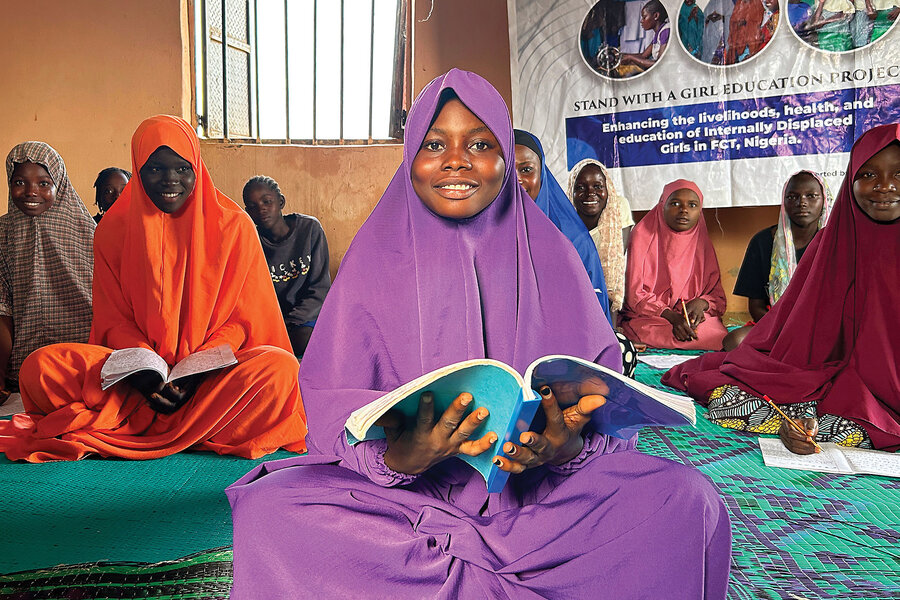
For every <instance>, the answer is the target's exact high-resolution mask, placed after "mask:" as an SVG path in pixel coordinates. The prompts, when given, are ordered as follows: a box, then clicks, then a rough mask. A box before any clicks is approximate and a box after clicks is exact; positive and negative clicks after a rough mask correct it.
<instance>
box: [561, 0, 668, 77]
mask: <svg viewBox="0 0 900 600" xmlns="http://www.w3.org/2000/svg"><path fill="white" fill-rule="evenodd" d="M669 32H670V26H669V13H668V12H667V11H666V9H665V7H664V6H663V5H662V2H660V0H624V1H623V0H600V2H597V3H596V4H594V5H593V6H592V7H591V9H590V10H589V11H588V13H587V15H586V16H585V17H584V20H583V21H582V22H581V33H580V35H579V37H578V47H579V50H580V54H581V58H582V59H584V62H585V63H586V64H587V66H589V67H590V68H591V70H593V71H594V72H595V73H597V74H598V75H601V76H602V77H606V78H609V79H628V78H631V77H637V76H638V75H642V74H644V73H646V72H647V71H649V70H651V69H652V68H653V67H655V66H656V64H657V63H658V62H659V61H660V60H661V59H662V56H663V54H664V53H665V51H666V47H667V45H668V43H669Z"/></svg>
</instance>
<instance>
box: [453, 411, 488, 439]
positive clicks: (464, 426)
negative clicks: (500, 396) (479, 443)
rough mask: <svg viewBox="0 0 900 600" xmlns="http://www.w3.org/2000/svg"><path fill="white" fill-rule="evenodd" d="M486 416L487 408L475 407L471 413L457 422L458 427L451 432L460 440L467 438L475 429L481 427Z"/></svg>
mask: <svg viewBox="0 0 900 600" xmlns="http://www.w3.org/2000/svg"><path fill="white" fill-rule="evenodd" d="M487 417H488V409H486V408H485V407H483V406H481V407H479V408H476V409H475V410H474V411H473V412H472V414H470V415H469V416H468V417H466V418H465V419H463V422H462V423H460V424H459V427H457V428H456V431H454V432H453V434H454V435H455V436H457V438H459V439H461V440H463V441H464V440H467V439H469V437H470V436H471V435H472V434H473V433H475V430H476V429H478V428H479V427H481V424H482V423H484V420H485V419H487Z"/></svg>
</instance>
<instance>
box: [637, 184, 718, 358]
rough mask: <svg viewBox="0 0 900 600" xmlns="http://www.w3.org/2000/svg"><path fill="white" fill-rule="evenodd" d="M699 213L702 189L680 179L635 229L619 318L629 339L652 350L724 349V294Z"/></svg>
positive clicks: (714, 252)
mask: <svg viewBox="0 0 900 600" xmlns="http://www.w3.org/2000/svg"><path fill="white" fill-rule="evenodd" d="M702 208H703V194H702V192H700V188H698V187H697V185H696V184H695V183H694V182H692V181H687V180H685V179H678V180H676V181H673V182H672V183H669V184H668V185H666V187H664V188H663V192H662V196H661V197H660V199H659V204H657V205H656V206H655V207H653V209H652V210H651V211H650V212H649V213H647V215H646V216H645V217H644V218H643V219H641V222H640V223H638V224H637V225H635V227H634V230H633V231H632V234H631V241H630V243H629V250H628V267H627V270H626V275H625V304H624V305H623V307H622V312H621V313H620V315H619V318H620V321H619V323H620V325H621V326H622V329H623V332H624V333H625V335H626V336H627V337H628V338H629V339H632V340H637V341H640V342H641V343H644V344H647V345H648V346H651V347H654V348H681V349H686V350H719V349H721V348H722V339H723V338H724V337H725V334H727V333H728V332H727V331H726V329H725V326H724V325H722V319H721V316H722V314H723V313H724V312H725V291H724V290H723V289H722V279H721V277H720V275H719V263H718V261H717V260H716V251H715V250H714V249H713V246H712V242H710V240H709V234H708V233H707V231H706V221H705V220H704V219H703V211H702Z"/></svg>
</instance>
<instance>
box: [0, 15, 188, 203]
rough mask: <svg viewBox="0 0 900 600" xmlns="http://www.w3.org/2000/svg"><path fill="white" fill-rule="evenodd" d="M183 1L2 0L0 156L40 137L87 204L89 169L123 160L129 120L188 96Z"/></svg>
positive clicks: (127, 156)
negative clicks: (56, 155) (59, 157)
mask: <svg viewBox="0 0 900 600" xmlns="http://www.w3.org/2000/svg"><path fill="white" fill-rule="evenodd" d="M186 11H187V5H186V0H154V1H153V2H138V1H136V0H124V1H123V0H78V1H77V2H73V1H71V0H27V1H24V2H13V1H9V2H4V3H3V8H2V14H3V16H2V18H0V47H2V49H3V52H2V54H3V60H0V81H2V82H3V91H2V93H0V152H2V155H3V157H4V158H5V157H6V153H7V152H9V150H10V149H11V148H12V147H13V146H15V145H16V144H18V143H20V142H23V141H25V140H41V141H45V142H47V143H48V144H50V145H51V146H53V147H54V148H56V150H57V151H58V152H59V153H60V154H61V155H62V157H63V160H65V162H66V167H67V169H68V171H69V178H70V179H71V180H72V183H73V185H74V186H75V189H76V190H77V191H78V193H79V194H80V195H81V198H82V200H84V202H85V204H87V205H88V206H89V208H90V210H91V212H92V213H93V212H95V208H94V206H93V202H94V190H93V188H92V187H91V186H92V185H93V183H94V178H95V177H96V176H97V173H98V172H99V171H100V170H101V169H103V168H105V167H108V166H118V167H123V168H126V169H129V170H130V165H131V153H130V148H129V144H130V140H131V133H132V132H133V131H134V129H135V128H136V127H137V126H138V124H139V123H140V122H141V121H142V120H143V119H144V118H146V117H148V116H150V115H153V114H158V113H170V114H177V115H182V114H185V113H184V110H185V108H186V107H187V106H189V102H190V97H189V92H190V88H189V87H188V88H187V89H185V88H184V86H183V85H182V80H183V78H185V77H186V78H189V77H190V73H189V72H187V73H186V72H184V71H185V56H184V53H185V51H184V44H183V41H184V40H183V38H182V33H181V22H182V12H185V13H186ZM186 92H187V94H188V95H186ZM5 210H6V205H5V204H4V205H3V207H2V211H3V212H5Z"/></svg>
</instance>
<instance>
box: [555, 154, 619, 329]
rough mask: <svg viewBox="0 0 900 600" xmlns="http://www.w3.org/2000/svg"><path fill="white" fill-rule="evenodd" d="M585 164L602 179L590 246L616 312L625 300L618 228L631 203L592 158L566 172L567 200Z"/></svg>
mask: <svg viewBox="0 0 900 600" xmlns="http://www.w3.org/2000/svg"><path fill="white" fill-rule="evenodd" d="M587 165H596V166H598V167H599V168H600V170H601V171H602V172H603V177H604V179H606V191H607V200H606V208H605V209H604V210H603V213H601V215H600V221H599V222H598V223H597V228H596V229H593V230H591V232H590V234H591V238H593V240H594V245H595V246H597V254H598V255H599V256H600V263H601V264H602V265H603V275H604V276H605V277H606V287H607V288H608V291H609V299H610V301H611V302H612V309H613V310H614V311H618V310H621V308H622V302H623V300H624V299H625V248H624V246H623V244H622V228H623V227H625V225H624V224H623V222H622V212H623V210H624V211H629V212H630V211H631V206H630V205H629V204H628V200H626V199H625V196H622V195H620V194H619V193H618V192H616V186H615V184H614V183H613V180H612V179H611V178H610V176H609V171H607V170H606V167H605V166H604V165H603V163H601V162H600V161H598V160H595V159H593V158H586V159H584V160H582V161H581V162H579V163H578V164H576V165H575V167H574V168H573V169H572V170H571V171H570V172H569V187H568V190H567V192H568V195H569V201H570V202H573V203H574V198H575V180H576V179H578V175H579V174H580V173H581V170H582V169H584V168H585V167H586V166H587Z"/></svg>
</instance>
